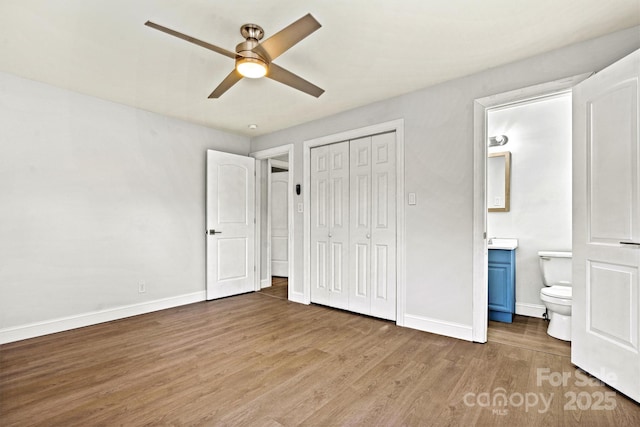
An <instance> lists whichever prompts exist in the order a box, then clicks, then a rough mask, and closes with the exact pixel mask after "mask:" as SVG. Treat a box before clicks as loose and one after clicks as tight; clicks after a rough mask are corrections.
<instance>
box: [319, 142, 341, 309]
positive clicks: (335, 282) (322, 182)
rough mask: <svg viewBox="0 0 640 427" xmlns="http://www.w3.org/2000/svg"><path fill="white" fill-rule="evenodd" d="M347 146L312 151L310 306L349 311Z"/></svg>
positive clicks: (327, 146)
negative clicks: (313, 303) (312, 303)
mask: <svg viewBox="0 0 640 427" xmlns="http://www.w3.org/2000/svg"><path fill="white" fill-rule="evenodd" d="M348 265H349V143H348V142H341V143H337V144H331V145H325V146H321V147H316V148H313V149H312V150H311V302H315V303H318V304H325V305H329V306H332V307H336V308H342V309H347V308H348V301H349V299H348V298H349V295H348V274H349V269H348Z"/></svg>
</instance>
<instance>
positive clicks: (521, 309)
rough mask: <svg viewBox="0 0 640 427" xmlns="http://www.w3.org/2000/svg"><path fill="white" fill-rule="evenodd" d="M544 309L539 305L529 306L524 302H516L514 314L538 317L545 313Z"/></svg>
mask: <svg viewBox="0 0 640 427" xmlns="http://www.w3.org/2000/svg"><path fill="white" fill-rule="evenodd" d="M546 309H547V308H546V307H545V306H544V305H541V304H529V303H525V302H516V314H519V315H521V316H529V317H539V318H542V314H543V313H545V312H546Z"/></svg>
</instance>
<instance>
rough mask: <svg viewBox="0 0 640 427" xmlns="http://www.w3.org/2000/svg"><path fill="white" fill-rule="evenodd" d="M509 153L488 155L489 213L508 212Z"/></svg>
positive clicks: (509, 183)
mask: <svg viewBox="0 0 640 427" xmlns="http://www.w3.org/2000/svg"><path fill="white" fill-rule="evenodd" d="M510 186H511V152H510V151H503V152H500V153H490V154H489V158H488V159H487V206H488V207H489V212H509V199H510Z"/></svg>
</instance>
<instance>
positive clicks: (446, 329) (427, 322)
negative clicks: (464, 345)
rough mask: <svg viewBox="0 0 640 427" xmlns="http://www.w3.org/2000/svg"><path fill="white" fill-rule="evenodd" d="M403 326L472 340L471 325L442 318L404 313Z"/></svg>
mask: <svg viewBox="0 0 640 427" xmlns="http://www.w3.org/2000/svg"><path fill="white" fill-rule="evenodd" d="M404 326H405V327H407V328H412V329H418V330H420V331H424V332H431V333H433V334H438V335H444V336H447V337H452V338H458V339H461V340H465V341H473V336H472V335H473V334H472V327H471V325H462V324H460V323H453V322H445V321H443V320H437V319H429V318H426V317H422V316H415V315H412V314H405V315H404Z"/></svg>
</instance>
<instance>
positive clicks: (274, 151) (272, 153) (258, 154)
mask: <svg viewBox="0 0 640 427" xmlns="http://www.w3.org/2000/svg"><path fill="white" fill-rule="evenodd" d="M283 154H286V155H287V156H288V159H289V160H288V162H289V183H288V191H289V197H288V198H287V214H288V220H287V228H288V232H289V238H288V243H287V244H288V255H287V256H288V257H289V279H288V282H289V295H288V298H289V299H290V300H293V299H292V291H293V289H294V286H293V283H294V279H295V277H294V271H295V268H294V262H293V260H294V254H295V252H294V238H293V237H294V236H293V220H294V209H293V204H294V200H293V199H294V197H293V195H294V183H293V181H294V179H293V172H294V164H293V144H286V145H281V146H279V147H274V148H269V149H266V150H260V151H255V152H253V153H249V156H251V157H253V158H255V159H256V160H268V159H271V158H272V157H278V156H282V155H283ZM261 163H262V162H256V245H255V254H256V267H257V268H256V270H257V272H258V274H256V279H255V290H256V291H259V290H260V277H261V276H262V272H261V271H260V269H261V256H262V255H261V244H262V242H261V241H260V236H261V233H260V225H261V212H260V206H261V203H262V200H261V196H260V193H261V192H260V191H259V188H260V184H261V178H262V175H261V170H262V169H261V168H262V165H261ZM269 163H270V164H271V161H269ZM268 176H269V175H267V179H268V185H270V181H271V180H270V179H269V178H268ZM267 212H268V213H267V215H268V214H269V210H267ZM268 221H269V220H268ZM269 226H270V224H269ZM269 226H268V227H267V233H271V230H270V229H269ZM268 261H269V265H267V271H268V272H269V273H270V271H271V265H270V262H271V257H269V260H268Z"/></svg>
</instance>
